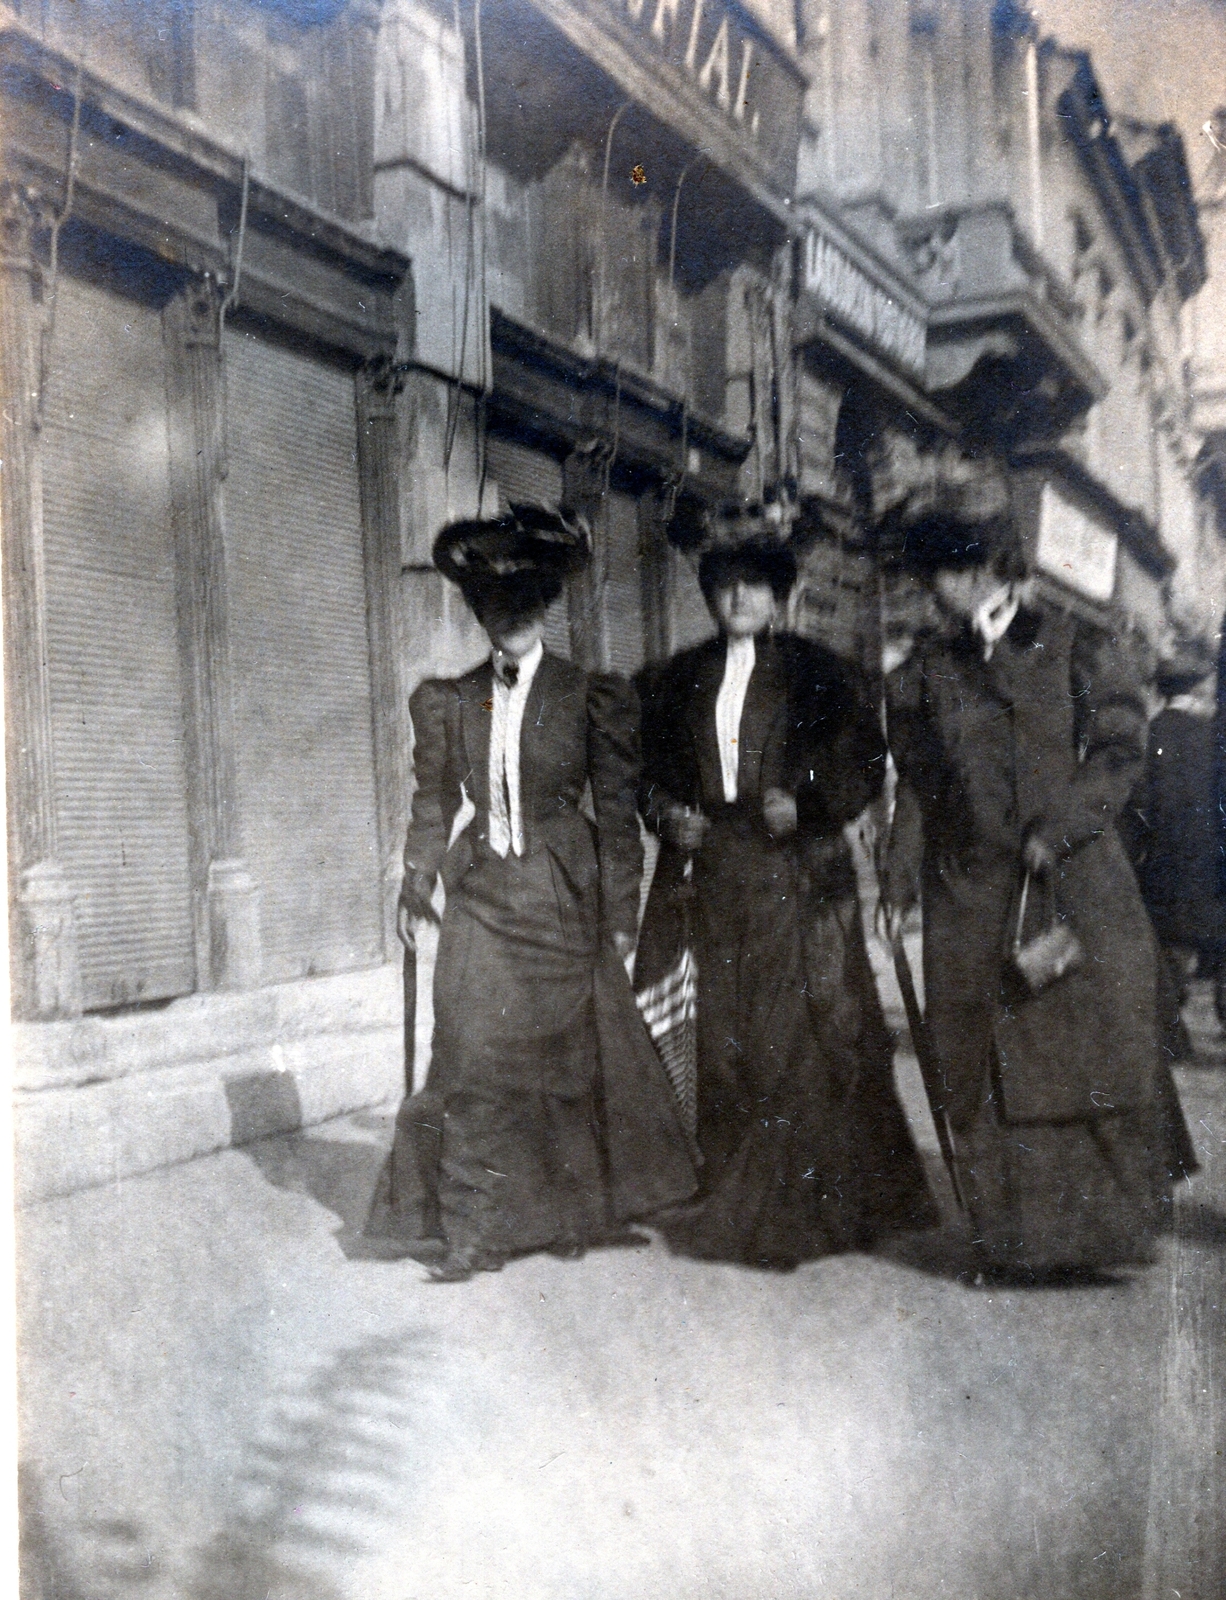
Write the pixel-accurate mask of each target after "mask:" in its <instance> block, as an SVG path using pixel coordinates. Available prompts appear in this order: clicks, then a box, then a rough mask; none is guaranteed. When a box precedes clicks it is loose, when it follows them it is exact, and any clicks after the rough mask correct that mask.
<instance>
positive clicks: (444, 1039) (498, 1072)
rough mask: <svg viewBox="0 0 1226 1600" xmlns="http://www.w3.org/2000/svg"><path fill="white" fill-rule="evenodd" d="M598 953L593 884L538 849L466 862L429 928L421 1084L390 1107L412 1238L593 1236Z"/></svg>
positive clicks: (522, 1242) (399, 1203)
mask: <svg viewBox="0 0 1226 1600" xmlns="http://www.w3.org/2000/svg"><path fill="white" fill-rule="evenodd" d="M596 949H597V923H596V905H595V892H594V889H593V891H591V892H589V893H588V894H586V895H583V894H580V893H579V892H577V891H576V890H575V888H574V887H573V886H572V885H571V883H570V882H569V880H568V879H567V878H566V876H565V874H564V873H563V872H562V871H561V869H560V868H559V866H558V864H557V863H556V861H555V860H554V859H553V857H552V856H551V855H550V854H549V853H548V852H547V851H541V852H540V853H538V854H536V855H533V856H529V857H527V858H524V859H520V858H517V857H516V856H513V855H511V856H507V857H506V858H505V859H503V858H501V857H499V856H496V855H493V854H492V853H490V852H488V851H483V852H481V853H480V854H478V855H477V856H476V857H475V859H474V863H473V865H472V867H471V868H470V869H469V871H468V872H467V873H466V874H465V876H464V878H463V879H462V881H461V883H460V885H459V886H458V887H457V889H456V890H455V891H454V892H453V894H452V897H451V899H450V900H449V903H448V906H447V911H446V914H445V916H444V919H443V927H442V932H441V934H440V937H439V949H438V961H437V965H436V968H435V982H434V1012H435V1029H434V1053H433V1058H432V1061H431V1066H430V1074H429V1081H428V1083H427V1086H426V1090H425V1091H424V1093H423V1094H421V1095H418V1096H414V1097H413V1099H412V1100H409V1101H406V1103H405V1106H404V1107H403V1108H402V1111H401V1120H402V1121H403V1122H404V1123H405V1127H404V1128H403V1129H402V1130H401V1133H402V1134H407V1135H410V1138H411V1144H410V1143H407V1142H406V1141H404V1140H401V1141H398V1149H401V1150H403V1149H407V1148H411V1149H412V1151H413V1153H414V1155H415V1157H416V1159H415V1160H414V1161H413V1162H412V1163H411V1170H410V1171H409V1173H408V1175H407V1178H406V1174H405V1173H404V1172H401V1174H400V1175H399V1180H398V1177H397V1173H396V1171H395V1170H393V1174H392V1181H393V1183H394V1184H395V1183H396V1182H397V1181H399V1182H400V1183H401V1185H402V1186H403V1184H404V1183H405V1182H406V1181H407V1182H408V1183H409V1185H410V1186H411V1188H412V1189H413V1191H414V1192H413V1193H410V1194H408V1195H405V1194H403V1193H402V1194H399V1195H395V1196H393V1200H394V1204H395V1206H396V1209H397V1210H398V1211H400V1212H401V1214H402V1215H403V1214H404V1213H405V1212H406V1211H407V1212H408V1213H410V1214H411V1215H413V1216H414V1217H415V1218H416V1219H417V1225H418V1227H419V1229H420V1231H421V1232H422V1233H424V1234H430V1233H435V1234H437V1235H438V1236H439V1237H441V1238H443V1239H444V1240H445V1241H446V1242H447V1244H449V1245H450V1246H451V1247H452V1248H461V1247H464V1246H477V1247H480V1248H482V1249H488V1250H492V1251H496V1252H498V1253H499V1254H508V1255H509V1254H515V1253H519V1252H521V1251H528V1250H536V1249H540V1248H542V1247H544V1246H547V1245H552V1244H562V1243H565V1244H572V1243H583V1242H585V1241H587V1240H589V1239H592V1238H594V1237H596V1236H598V1235H599V1234H600V1233H601V1232H602V1231H603V1229H604V1227H605V1222H606V1215H605V1214H606V1206H605V1186H604V1179H603V1171H602V1159H601V1153H600V1146H599V1142H598V1132H597V1124H596V1117H595V1088H596V1080H597V1061H598V1046H597V1040H596V1029H595V1017H594V1009H593V999H592V994H593V968H594V964H595V960H596Z"/></svg>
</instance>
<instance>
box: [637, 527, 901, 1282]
mask: <svg viewBox="0 0 1226 1600" xmlns="http://www.w3.org/2000/svg"><path fill="white" fill-rule="evenodd" d="M795 576H796V565H795V559H794V557H793V555H792V553H791V552H790V550H788V549H787V548H786V546H785V545H784V544H783V543H782V542H781V541H780V540H779V539H778V538H774V537H771V536H769V535H768V534H766V533H762V532H760V533H759V534H757V535H755V534H753V533H752V532H751V534H750V535H749V536H748V537H742V538H741V539H739V540H738V541H737V542H736V543H735V544H723V545H719V546H716V547H714V548H712V549H710V550H708V551H707V552H706V554H705V555H704V556H703V557H702V560H701V563H700V567H699V581H700V583H701V585H702V588H703V592H704V594H705V595H706V598H707V602H708V605H709V606H710V608H711V611H712V614H713V616H714V617H715V619H716V621H717V622H718V624H719V628H720V632H719V635H718V637H716V638H715V639H712V640H711V641H709V642H708V643H707V644H703V645H699V646H698V647H697V648H695V649H692V650H686V651H683V652H681V654H679V655H677V656H675V657H673V658H672V660H671V661H669V662H668V663H667V664H665V665H664V666H663V667H662V668H657V669H654V670H651V671H648V672H646V673H644V674H643V675H642V676H641V678H640V680H639V685H640V695H641V698H642V702H643V739H644V766H643V782H642V790H641V793H642V803H641V809H642V811H643V814H644V816H645V817H646V818H647V820H648V823H649V825H650V826H651V827H652V828H654V829H655V830H656V831H657V832H658V833H659V835H660V839H661V851H660V857H659V860H658V864H657V868H656V873H655V877H654V880H653V883H652V889H651V896H650V899H649V902H648V906H647V912H646V916H645V919H644V925H643V931H642V937H641V941H640V947H639V965H638V969H637V971H636V977H635V981H636V985H637V986H638V987H639V989H640V992H643V991H644V990H645V988H646V987H647V986H649V985H650V984H651V982H652V980H653V977H654V976H655V975H657V974H658V973H661V972H663V971H664V970H665V969H666V968H667V966H668V963H669V961H670V960H671V957H672V949H671V946H672V945H673V943H674V938H673V930H674V929H675V926H676V920H677V908H678V903H679V901H681V900H682V899H683V898H684V897H686V896H689V897H691V898H690V901H689V911H688V916H689V924H690V934H691V940H692V947H693V954H694V957H695V959H696V964H697V973H698V976H697V1044H698V1077H697V1144H698V1148H699V1150H700V1152H701V1156H702V1167H701V1171H700V1180H701V1186H702V1187H701V1204H700V1205H699V1206H698V1207H697V1208H693V1210H692V1214H691V1215H689V1216H688V1217H687V1218H686V1219H685V1220H684V1221H678V1223H677V1224H676V1225H675V1226H674V1227H673V1228H672V1229H671V1238H672V1241H673V1243H674V1244H675V1245H676V1246H677V1247H679V1248H682V1249H684V1250H686V1251H689V1252H691V1253H694V1254H698V1255H702V1256H708V1257H718V1258H721V1259H729V1260H736V1261H744V1262H748V1263H753V1264H757V1265H764V1266H776V1267H788V1266H793V1265H795V1264H796V1263H797V1262H799V1261H802V1260H804V1259H806V1258H809V1257H813V1256H820V1255H823V1254H825V1253H827V1252H829V1251H832V1250H837V1249H842V1248H847V1247H849V1246H851V1245H856V1244H861V1243H863V1242H865V1240H866V1239H867V1238H868V1237H869V1236H871V1234H872V1232H873V1231H874V1230H876V1229H878V1228H881V1227H888V1226H922V1225H925V1224H927V1223H928V1222H930V1221H931V1220H932V1217H931V1211H930V1202H929V1199H928V1196H927V1190H926V1185H925V1180H924V1176H923V1171H922V1167H921V1164H920V1161H919V1158H918V1155H917V1153H916V1151H915V1148H914V1146H913V1144H912V1142H911V1138H910V1135H909V1132H908V1130H907V1126H906V1121H905V1118H904V1116H903V1114H902V1111H901V1108H900V1106H899V1104H898V1102H897V1099H896V1097H895V1095H894V1090H893V1083H892V1079H891V1077H890V1070H891V1059H890V1058H891V1050H890V1040H889V1036H888V1034H887V1032H886V1030H885V1027H884V1023H883V1022H882V1021H881V1018H880V1010H879V1007H878V1006H877V1001H876V994H875V991H874V989H873V984H872V977H871V972H870V970H869V966H868V961H867V956H866V955H865V952H864V944H863V933H862V930H861V928H860V923H859V916H858V906H855V890H854V879H853V882H852V884H851V886H850V903H851V904H852V905H853V906H855V915H853V916H848V915H847V905H848V884H847V882H846V876H847V872H848V863H847V862H846V861H845V859H842V858H841V855H840V850H839V845H840V843H841V840H840V829H841V828H842V826H843V825H844V824H845V823H846V822H847V821H849V820H850V819H851V818H853V817H854V816H856V815H857V814H858V813H859V812H860V811H861V810H862V809H863V807H864V806H865V805H866V804H868V803H869V801H871V800H872V799H873V798H874V796H875V795H876V794H877V793H878V792H879V790H880V788H881V783H882V774H883V767H884V753H885V752H884V746H883V742H882V738H881V732H880V729H879V727H878V726H877V723H876V720H875V718H874V716H873V715H872V712H871V710H870V709H869V708H868V707H867V706H866V705H865V704H864V701H863V697H862V696H861V695H859V694H858V693H857V686H856V684H855V682H854V680H853V678H852V676H851V674H850V672H849V671H848V669H846V668H845V667H844V666H843V665H842V663H840V662H839V661H838V659H837V658H836V657H834V656H833V655H832V654H830V653H829V652H828V651H825V650H823V649H821V648H819V647H817V646H815V645H813V644H810V643H808V642H807V641H805V640H803V639H800V638H798V637H796V636H795V635H789V634H785V633H777V632H775V631H774V623H775V621H776V619H777V617H778V614H779V610H780V606H781V603H782V601H783V600H784V599H785V598H786V595H787V593H788V591H789V590H790V588H791V586H792V584H793V582H794V580H795ZM840 910H841V911H842V913H843V915H842V918H841V920H840V917H839V912H840Z"/></svg>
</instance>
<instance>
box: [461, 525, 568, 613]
mask: <svg viewBox="0 0 1226 1600" xmlns="http://www.w3.org/2000/svg"><path fill="white" fill-rule="evenodd" d="M591 554H592V536H591V533H590V531H589V529H588V525H587V523H586V522H585V521H584V519H583V518H582V517H580V516H578V515H576V514H574V513H571V512H566V511H551V510H549V509H548V508H546V507H544V506H534V505H513V506H509V507H508V508H507V510H506V511H505V512H503V514H502V515H501V516H498V517H470V518H465V519H463V520H462V521H459V522H451V523H448V524H447V526H446V527H445V528H444V529H443V530H442V532H441V533H440V534H439V536H438V538H437V539H436V540H435V541H434V565H435V566H436V567H437V568H438V570H439V571H440V572H441V573H442V574H443V576H444V577H445V578H450V579H451V580H452V581H453V582H454V583H458V584H459V586H460V588H461V589H462V590H463V592H464V595H465V598H466V599H468V600H469V601H470V602H471V601H473V600H477V601H479V600H480V599H481V598H482V597H483V596H491V595H495V594H497V595H500V596H502V597H504V598H505V597H509V598H513V599H519V600H522V601H523V602H524V603H525V604H526V605H533V604H546V605H547V604H548V603H549V602H550V601H551V600H554V599H556V598H557V596H558V595H559V594H561V592H562V586H563V584H564V583H565V582H566V579H567V578H569V577H570V576H571V575H572V574H573V573H576V572H579V571H580V570H581V569H582V568H583V567H584V566H586V564H587V562H588V561H589V560H590V558H591Z"/></svg>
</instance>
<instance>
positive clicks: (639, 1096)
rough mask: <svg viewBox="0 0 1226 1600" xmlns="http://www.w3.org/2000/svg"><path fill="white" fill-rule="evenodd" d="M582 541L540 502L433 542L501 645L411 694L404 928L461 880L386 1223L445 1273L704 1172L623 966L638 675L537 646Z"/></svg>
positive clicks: (502, 1256)
mask: <svg viewBox="0 0 1226 1600" xmlns="http://www.w3.org/2000/svg"><path fill="white" fill-rule="evenodd" d="M588 555H589V539H588V534H587V530H586V527H585V526H584V525H583V524H582V523H581V522H580V521H579V520H577V519H574V518H571V517H568V516H565V515H562V514H560V513H558V512H554V511H547V510H542V509H539V508H536V507H529V506H514V507H512V508H511V509H510V510H509V511H508V512H507V513H506V514H505V515H503V516H501V517H499V518H493V519H487V520H480V521H469V522H461V523H456V524H453V525H451V526H450V527H448V528H445V529H444V530H443V532H442V533H441V534H440V535H439V538H438V540H437V542H436V544H435V551H434V559H435V564H436V565H437V566H438V568H439V569H440V571H442V572H443V573H444V575H445V576H446V577H448V578H449V579H451V580H452V581H454V582H455V583H457V584H458V585H459V587H460V589H461V591H462V593H463V594H464V597H465V599H466V600H467V601H468V603H469V605H470V606H471V607H472V610H473V612H474V613H475V615H476V617H477V619H478V621H479V622H480V623H481V625H482V627H483V628H484V629H485V631H486V633H487V634H488V636H489V639H490V644H491V647H492V648H491V654H490V655H489V656H488V657H487V658H486V659H485V660H484V661H483V662H482V663H481V664H480V665H479V666H477V667H475V668H474V669H473V670H472V671H471V672H468V673H465V674H464V675H463V676H462V677H459V678H454V679H429V680H427V681H426V682H425V683H423V684H422V685H421V686H420V687H419V688H418V689H417V691H416V692H415V694H414V695H413V698H412V702H411V712H412V717H413V729H414V737H415V745H414V763H415V769H416V778H417V789H416V793H415V795H414V800H413V817H412V822H411V825H410V827H409V830H408V837H407V840H406V843H405V861H404V869H405V876H404V888H403V891H402V895H401V929H402V937H403V938H404V940H405V942H406V944H408V945H410V946H411V944H412V941H413V925H414V923H415V921H417V920H419V919H421V918H430V917H433V916H434V911H433V908H432V902H431V897H432V895H433V893H434V889H435V884H436V881H437V879H438V877H439V874H440V872H441V874H442V878H443V882H444V884H445V887H446V895H447V902H446V910H445V912H444V915H443V920H442V928H441V932H440V937H439V948H438V958H437V965H436V970H435V986H434V1009H435V1030H434V1048H433V1054H432V1058H431V1065H430V1073H429V1079H428V1082H427V1084H426V1087H425V1090H424V1092H423V1093H421V1094H418V1095H416V1096H412V1097H410V1098H409V1099H408V1100H407V1101H406V1102H405V1104H404V1105H403V1106H402V1108H401V1112H400V1116H399V1118H398V1121H397V1136H396V1145H395V1147H394V1150H393V1156H392V1162H391V1171H390V1194H389V1195H388V1196H387V1199H388V1201H389V1202H390V1204H389V1205H388V1207H387V1208H385V1210H384V1214H383V1216H382V1218H381V1220H380V1221H379V1223H378V1231H382V1232H385V1233H386V1232H388V1231H390V1232H392V1233H393V1234H396V1233H398V1234H399V1235H401V1237H402V1239H403V1241H404V1244H405V1248H406V1251H407V1253H411V1254H417V1255H418V1256H419V1258H421V1259H424V1260H427V1261H428V1262H430V1257H431V1255H435V1256H439V1255H441V1257H442V1259H441V1260H434V1261H433V1262H432V1263H431V1264H430V1270H431V1272H432V1275H433V1276H435V1277H439V1278H443V1279H446V1280H458V1279H462V1278H465V1277H468V1276H469V1275H470V1274H471V1273H473V1272H475V1271H480V1270H492V1269H496V1268H497V1267H499V1266H501V1265H502V1263H503V1262H504V1261H505V1260H506V1259H507V1258H508V1257H509V1256H512V1255H516V1254H522V1253H524V1252H527V1251H532V1250H539V1249H550V1250H553V1251H554V1252H556V1253H558V1254H562V1255H574V1254H579V1253H581V1252H582V1251H583V1250H584V1249H585V1248H586V1247H587V1246H589V1245H591V1244H594V1243H599V1242H602V1241H604V1242H607V1241H608V1240H610V1238H611V1237H614V1234H615V1227H616V1224H618V1223H620V1222H623V1221H625V1220H626V1219H627V1218H628V1217H629V1216H632V1215H643V1214H645V1213H648V1212H650V1211H652V1210H654V1209H656V1208H657V1207H658V1206H661V1205H664V1204H667V1203H669V1202H670V1201H676V1200H679V1199H682V1198H684V1197H685V1196H686V1195H688V1194H689V1193H691V1192H692V1190H693V1187H694V1175H693V1168H692V1166H691V1164H690V1161H689V1157H688V1149H687V1145H686V1141H685V1135H684V1132H683V1130H682V1129H681V1127H680V1124H679V1122H678V1121H677V1118H676V1115H675V1112H674V1111H673V1108H672V1102H671V1098H670V1091H669V1089H668V1085H667V1082H666V1081H665V1079H664V1077H663V1075H662V1073H661V1071H660V1069H659V1064H658V1062H657V1060H656V1058H655V1056H654V1053H653V1051H652V1047H651V1044H650V1041H649V1039H648V1038H647V1036H646V1034H645V1032H644V1031H643V1028H642V1025H641V1023H640V1022H639V1019H638V1014H637V1012H636V1010H635V1007H634V1001H633V997H632V995H631V992H630V988H629V983H628V980H627V978H626V973H625V968H624V966H623V965H622V962H623V960H624V959H626V958H627V957H628V956H629V954H630V952H631V951H632V949H633V946H634V941H635V931H636V924H637V912H638V899H639V879H640V875H641V869H642V846H641V842H640V835H639V830H638V821H637V817H636V811H635V799H636V786H637V781H638V776H639V735H638V706H637V703H636V699H635V694H634V690H633V689H632V688H631V686H630V685H629V684H628V683H626V682H625V681H624V680H623V679H619V678H616V677H613V676H611V675H608V674H602V673H595V672H584V671H582V670H580V668H578V667H577V666H575V665H573V664H572V663H570V662H569V661H565V660H562V659H561V658H559V657H557V656H554V655H552V654H550V653H549V652H548V651H546V650H545V649H544V646H543V631H544V625H545V613H546V608H547V607H548V605H549V604H550V602H551V601H553V600H554V599H556V598H557V597H558V595H559V594H560V593H561V592H562V588H563V585H564V582H565V580H566V578H567V576H568V575H569V574H571V573H573V572H574V571H576V570H577V569H578V568H580V567H581V566H582V565H583V564H584V562H585V561H586V560H587V559H588ZM585 790H586V791H587V793H588V794H589V795H590V802H591V808H592V813H593V815H594V818H595V820H594V822H592V821H590V820H589V819H588V817H587V816H586V815H585V814H584V811H583V810H582V809H581V803H582V802H583V799H584V795H585ZM465 799H467V800H468V801H469V802H470V803H471V805H472V807H473V808H475V813H474V815H473V816H472V820H471V821H470V822H469V824H468V826H467V827H466V828H465V829H464V830H463V832H462V833H460V834H459V835H458V837H457V838H455V839H453V838H452V834H453V832H454V830H455V825H456V820H457V817H458V815H459V813H460V811H461V808H462V806H463V803H464V801H465ZM611 1230H613V1231H611ZM432 1247H433V1248H432Z"/></svg>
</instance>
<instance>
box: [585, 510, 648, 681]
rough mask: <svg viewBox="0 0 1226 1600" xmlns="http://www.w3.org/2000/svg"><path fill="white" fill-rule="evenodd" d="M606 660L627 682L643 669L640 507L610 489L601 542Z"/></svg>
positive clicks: (598, 553)
mask: <svg viewBox="0 0 1226 1600" xmlns="http://www.w3.org/2000/svg"><path fill="white" fill-rule="evenodd" d="M596 559H597V562H598V563H599V572H598V581H599V583H600V631H601V638H602V648H601V657H602V660H603V664H604V666H606V667H607V668H608V669H609V670H610V671H611V672H621V673H624V674H625V675H626V676H627V677H629V676H630V674H631V673H633V672H637V671H638V669H639V668H640V667H641V666H642V665H643V575H642V563H641V561H640V557H639V523H638V502H637V501H636V500H635V499H634V498H633V496H632V495H628V494H618V493H617V492H616V491H615V490H610V492H609V494H608V496H607V497H606V500H605V515H604V528H603V530H602V534H601V535H599V536H598V538H597V545H596Z"/></svg>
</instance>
